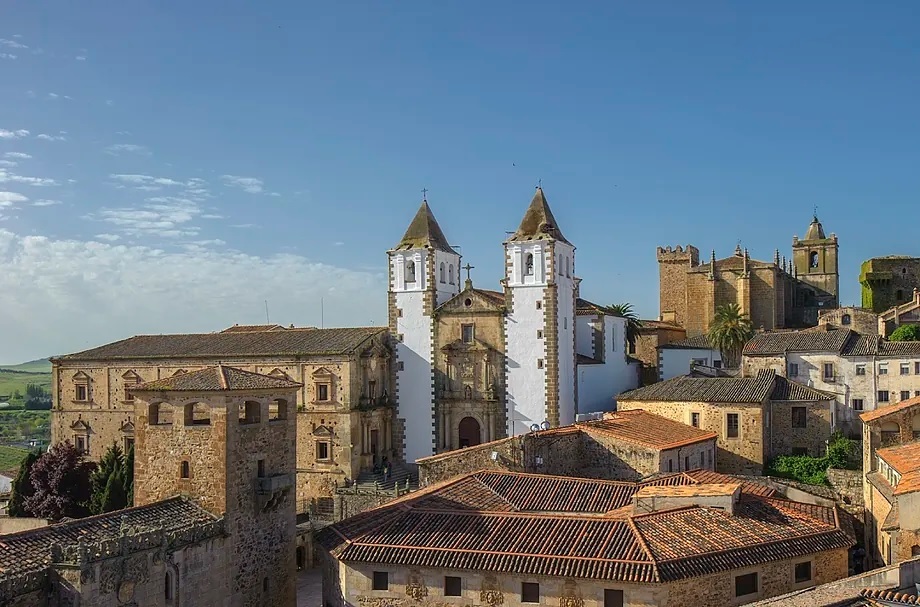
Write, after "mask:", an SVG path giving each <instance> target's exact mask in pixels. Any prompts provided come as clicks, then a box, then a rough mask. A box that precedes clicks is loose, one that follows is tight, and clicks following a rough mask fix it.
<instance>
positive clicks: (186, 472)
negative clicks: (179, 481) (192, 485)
mask: <svg viewBox="0 0 920 607" xmlns="http://www.w3.org/2000/svg"><path fill="white" fill-rule="evenodd" d="M179 477H180V478H192V470H191V467H190V466H189V463H188V460H187V459H184V460H182V463H181V464H180V465H179Z"/></svg>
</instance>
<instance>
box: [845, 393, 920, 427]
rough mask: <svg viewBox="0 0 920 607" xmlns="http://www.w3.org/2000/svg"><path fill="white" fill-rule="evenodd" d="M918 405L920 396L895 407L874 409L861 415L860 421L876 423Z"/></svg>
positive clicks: (896, 404) (898, 403) (899, 403)
mask: <svg viewBox="0 0 920 607" xmlns="http://www.w3.org/2000/svg"><path fill="white" fill-rule="evenodd" d="M917 405H920V396H915V397H913V398H908V399H907V400H902V401H900V402H897V403H895V404H893V405H888V406H887V407H879V408H877V409H873V410H872V411H866V412H865V413H860V414H859V419H861V420H862V421H863V422H864V423H868V422H874V421H877V420H879V419H882V418H883V417H888V416H889V415H891V414H893V413H898V412H900V411H904V410H905V409H910V408H911V407H915V406H917Z"/></svg>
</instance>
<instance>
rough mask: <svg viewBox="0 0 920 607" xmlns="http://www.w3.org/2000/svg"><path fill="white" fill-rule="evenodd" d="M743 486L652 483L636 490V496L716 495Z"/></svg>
mask: <svg viewBox="0 0 920 607" xmlns="http://www.w3.org/2000/svg"><path fill="white" fill-rule="evenodd" d="M740 488H741V483H739V482H737V481H736V482H731V483H710V484H706V485H685V486H683V487H671V486H668V485H650V486H648V487H642V488H641V489H639V490H638V491H637V492H636V497H704V496H714V495H733V494H734V493H735V491H738V489H740Z"/></svg>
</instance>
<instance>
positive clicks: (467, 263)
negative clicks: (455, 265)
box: [460, 262, 476, 280]
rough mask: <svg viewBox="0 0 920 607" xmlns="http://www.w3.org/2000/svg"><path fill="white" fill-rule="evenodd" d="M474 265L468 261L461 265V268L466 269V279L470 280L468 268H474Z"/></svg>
mask: <svg viewBox="0 0 920 607" xmlns="http://www.w3.org/2000/svg"><path fill="white" fill-rule="evenodd" d="M475 268H476V266H471V265H470V262H466V265H465V266H463V267H461V268H460V269H461V270H466V279H467V280H470V270H474V269H475Z"/></svg>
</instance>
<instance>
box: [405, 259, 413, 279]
mask: <svg viewBox="0 0 920 607" xmlns="http://www.w3.org/2000/svg"><path fill="white" fill-rule="evenodd" d="M406 282H415V262H414V261H412V260H411V259H410V260H409V261H407V262H406Z"/></svg>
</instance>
